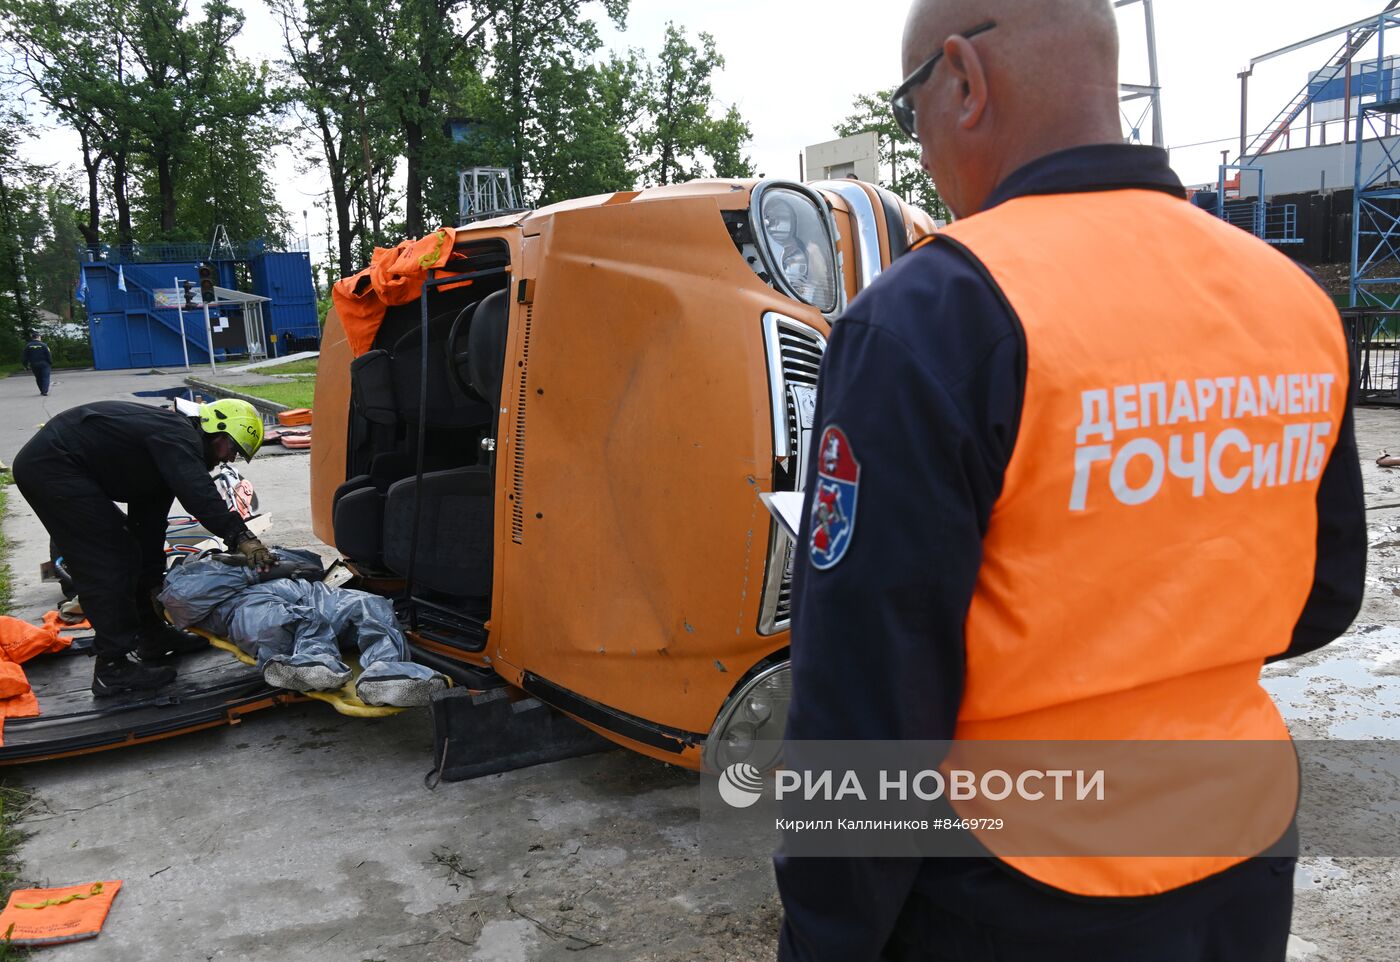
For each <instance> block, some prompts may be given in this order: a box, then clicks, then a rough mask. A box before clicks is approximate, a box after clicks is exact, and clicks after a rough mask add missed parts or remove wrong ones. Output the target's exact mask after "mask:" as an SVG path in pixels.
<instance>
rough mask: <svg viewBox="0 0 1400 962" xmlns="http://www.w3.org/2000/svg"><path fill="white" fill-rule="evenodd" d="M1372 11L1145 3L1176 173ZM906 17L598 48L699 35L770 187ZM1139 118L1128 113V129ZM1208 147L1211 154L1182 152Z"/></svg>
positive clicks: (760, 15)
mask: <svg viewBox="0 0 1400 962" xmlns="http://www.w3.org/2000/svg"><path fill="white" fill-rule="evenodd" d="M234 2H235V4H236V5H238V6H240V7H242V8H243V10H244V11H245V13H246V14H247V17H248V25H247V28H246V29H245V30H244V32H243V35H242V36H241V37H239V38H238V40H237V41H236V45H237V47H238V50H239V52H240V53H241V54H242V55H243V56H245V57H248V58H251V59H254V60H264V59H275V58H276V57H277V56H278V54H279V46H278V45H279V42H280V33H279V31H278V28H277V25H276V23H275V21H273V19H272V18H271V17H270V16H269V15H268V13H267V11H266V8H265V7H264V6H263V3H262V0H234ZM1026 2H1028V3H1033V2H1034V0H1026ZM195 5H196V4H195V2H194V0H192V2H191V6H195ZM1384 5H1385V4H1384V3H1383V2H1382V0H1330V2H1328V3H1314V2H1304V0H1157V2H1156V4H1155V9H1156V19H1157V34H1158V39H1157V47H1158V58H1159V62H1160V66H1161V82H1162V86H1163V119H1164V122H1165V127H1166V139H1167V144H1168V146H1169V147H1173V148H1175V149H1173V151H1172V163H1173V166H1174V167H1175V168H1176V169H1177V172H1178V173H1179V174H1181V176H1182V178H1183V179H1184V180H1185V181H1187V182H1188V183H1204V182H1206V181H1209V180H1213V179H1214V178H1215V168H1216V166H1217V165H1218V164H1219V162H1220V150H1221V149H1225V148H1229V147H1231V146H1232V145H1234V146H1235V147H1236V149H1237V145H1238V137H1239V112H1240V92H1239V81H1238V80H1237V79H1236V75H1237V74H1238V73H1239V72H1240V71H1241V70H1242V69H1243V68H1244V67H1245V66H1246V65H1247V64H1248V62H1249V60H1250V58H1251V57H1254V56H1257V55H1259V54H1263V53H1267V52H1269V51H1271V50H1274V49H1276V48H1278V47H1282V46H1284V45H1286V44H1289V43H1292V42H1294V41H1297V40H1301V39H1304V38H1306V37H1309V36H1312V35H1314V34H1317V33H1321V32H1323V31H1326V30H1329V29H1331V28H1334V27H1340V26H1343V25H1345V24H1347V23H1349V22H1352V21H1355V20H1360V19H1362V18H1364V17H1369V16H1372V15H1374V14H1378V13H1379V12H1380V10H1381V9H1382V8H1383V7H1384ZM907 9H908V0H840V2H836V0H808V2H802V3H797V2H792V0H704V2H699V3H696V2H682V0H632V11H631V14H630V16H629V17H628V22H627V29H626V31H625V32H619V31H617V30H616V29H615V28H613V27H612V25H611V24H610V23H605V24H604V27H603V38H604V41H605V43H606V44H607V46H608V47H609V48H613V49H621V48H625V47H640V48H643V49H645V50H646V51H647V52H648V53H649V54H654V53H655V52H656V50H657V49H658V48H659V47H660V45H661V39H662V35H663V32H664V30H665V25H666V22H667V21H668V20H674V21H675V22H676V23H677V24H678V25H680V26H683V27H685V28H687V29H688V30H689V31H690V33H691V35H692V37H693V36H694V34H695V33H696V32H698V31H701V30H704V31H707V32H709V33H711V34H713V35H714V37H715V40H716V43H717V44H718V46H719V50H720V53H722V54H723V55H724V57H725V59H726V61H727V65H726V68H725V71H724V73H723V75H722V76H720V77H718V78H717V79H716V82H715V90H716V93H717V94H718V97H719V99H720V100H721V101H722V102H723V103H724V104H730V103H733V104H737V105H738V106H739V109H740V110H741V111H742V113H743V115H744V117H745V118H746V119H747V120H748V121H749V124H750V125H751V127H752V128H753V132H754V139H753V142H752V144H751V145H750V148H749V152H750V154H751V155H752V157H753V159H754V161H755V164H756V165H757V169H758V170H759V171H761V172H762V173H764V174H766V175H767V176H769V177H788V178H795V177H797V175H798V161H797V157H798V153H799V152H800V151H801V149H802V147H803V146H805V145H808V144H813V143H818V142H820V141H823V140H828V139H831V137H832V136H833V128H834V125H835V124H836V123H837V122H838V121H839V120H841V119H842V118H843V117H844V116H846V115H847V114H848V113H849V112H850V106H851V100H852V98H853V97H854V96H855V95H856V94H858V93H862V92H873V91H875V90H878V89H880V88H883V87H889V86H893V85H894V84H895V83H897V82H898V81H899V79H900V76H899V75H900V62H899V41H900V34H901V31H902V28H903V23H904V15H905V12H906V10H907ZM1120 24H1121V26H1122V35H1123V76H1122V79H1123V80H1124V81H1125V82H1129V83H1142V84H1145V83H1147V68H1146V56H1145V51H1146V43H1145V31H1144V29H1143V18H1142V13H1141V6H1140V5H1132V6H1129V7H1126V8H1124V9H1123V10H1122V11H1121V12H1120ZM1340 43H1341V41H1340V40H1339V39H1338V40H1331V41H1327V42H1325V43H1321V44H1318V45H1316V46H1314V47H1312V48H1310V49H1308V50H1305V51H1302V52H1300V53H1295V54H1291V55H1289V56H1287V57H1283V58H1280V59H1277V60H1274V61H1271V62H1269V63H1267V64H1263V65H1261V66H1260V67H1259V68H1258V69H1257V70H1256V71H1255V77H1254V79H1253V80H1252V81H1251V88H1250V102H1251V110H1250V125H1251V128H1252V129H1258V128H1260V127H1262V126H1263V125H1264V124H1266V123H1267V122H1268V121H1269V120H1270V119H1272V117H1273V116H1274V115H1275V114H1276V113H1277V112H1278V110H1279V109H1280V108H1282V107H1283V106H1284V105H1285V104H1286V103H1287V102H1288V101H1289V100H1290V99H1291V98H1292V96H1293V95H1294V94H1295V93H1297V92H1298V90H1299V89H1300V88H1301V87H1302V86H1303V84H1304V83H1305V82H1306V80H1307V77H1308V73H1309V71H1312V70H1316V69H1319V68H1320V67H1321V66H1322V65H1323V63H1324V61H1325V60H1326V58H1327V57H1328V56H1329V55H1331V54H1332V53H1334V52H1335V51H1336V48H1337V47H1339V46H1340ZM1396 49H1400V48H1396ZM1064 62H1065V69H1067V70H1069V69H1073V67H1074V51H1073V50H1072V49H1070V50H1066V51H1064ZM1141 109H1142V108H1141V106H1138V107H1133V106H1132V105H1131V104H1130V105H1128V110H1129V111H1130V113H1131V116H1132V120H1134V121H1136V120H1137V119H1138V116H1139V115H1140V112H1141ZM1149 129H1150V128H1149ZM1216 140H1221V141H1223V142H1222V143H1218V144H1217V143H1211V144H1206V145H1204V146H1199V147H1189V148H1187V147H1182V146H1180V145H1188V144H1198V143H1200V142H1202V141H1216ZM28 153H29V155H30V156H31V157H32V158H33V159H35V160H40V161H42V162H45V163H51V164H57V165H60V166H65V167H66V166H69V165H74V164H76V163H77V160H78V155H77V145H76V137H74V136H73V135H71V134H67V133H65V132H63V131H62V130H61V129H57V130H54V131H52V132H50V133H46V134H45V135H44V136H42V137H40V138H38V139H37V141H36V142H35V143H34V144H32V145H31V146H30V148H29V150H28ZM1232 156H1233V152H1232ZM296 168H297V164H296V158H295V156H294V152H293V151H292V150H290V149H288V150H284V151H282V152H281V153H280V155H279V156H278V157H277V158H276V168H275V169H276V171H277V174H276V179H277V186H278V195H279V198H280V199H281V202H282V204H283V205H284V206H285V207H286V208H287V210H288V211H290V212H291V214H292V221H293V223H294V224H295V225H296V226H297V228H298V229H299V230H300V228H301V226H302V213H301V212H302V211H309V213H310V217H309V220H310V230H311V246H312V250H313V251H314V252H316V251H320V252H323V251H324V250H325V248H326V243H325V237H324V235H325V215H324V214H323V213H320V212H318V211H317V209H316V208H315V206H314V205H315V202H316V201H317V200H319V198H320V196H321V194H322V191H323V190H324V184H323V183H322V182H321V179H320V178H318V177H317V176H315V175H314V174H313V175H298V174H297V172H296Z"/></svg>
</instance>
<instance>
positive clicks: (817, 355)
mask: <svg viewBox="0 0 1400 962" xmlns="http://www.w3.org/2000/svg"><path fill="white" fill-rule="evenodd" d="M763 328H764V339H765V344H766V347H767V352H768V380H769V388H770V391H771V399H772V411H773V460H774V464H773V490H774V491H801V490H802V485H803V483H804V481H805V477H806V465H807V458H808V455H809V449H810V447H811V432H812V429H813V426H814V425H813V421H812V418H813V416H814V412H815V406H816V396H817V394H816V392H817V378H818V376H819V374H820V372H821V363H822V355H823V354H825V353H826V338H824V337H822V335H821V334H819V333H817V331H815V330H813V329H812V328H810V327H808V326H807V325H805V324H802V323H800V322H798V321H795V320H793V319H792V318H789V317H784V316H782V315H780V314H773V313H770V314H766V315H764V318H763ZM795 556H796V551H795V550H794V545H793V543H792V540H791V539H790V538H789V537H788V536H787V535H786V534H785V533H784V532H783V530H782V529H781V528H780V527H779V526H778V523H777V522H776V521H775V522H772V524H771V530H770V533H769V541H768V570H767V572H766V573H765V576H764V587H763V605H762V607H761V608H760V610H759V623H758V630H759V633H760V634H765V635H772V634H776V633H778V632H780V631H785V630H786V629H787V628H788V626H789V624H790V622H791V618H792V573H793V559H794V558H795Z"/></svg>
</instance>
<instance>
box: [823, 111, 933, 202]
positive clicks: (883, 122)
mask: <svg viewBox="0 0 1400 962" xmlns="http://www.w3.org/2000/svg"><path fill="white" fill-rule="evenodd" d="M893 93H894V90H893V88H891V89H889V90H880V91H877V92H875V93H873V94H861V95H860V96H858V97H856V99H855V101H854V102H853V103H852V105H851V106H852V107H854V108H855V112H854V113H852V114H851V115H850V116H848V117H847V118H846V119H845V120H843V121H841V122H840V123H839V124H837V125H836V136H838V137H850V136H853V135H855V134H860V133H865V132H866V131H870V130H873V131H875V133H876V134H877V135H879V138H880V153H879V158H880V184H881V186H883V187H887V188H888V189H890V190H891V191H893V192H894V193H896V194H898V195H899V196H900V197H903V198H904V199H905V200H906V201H908V202H909V203H911V204H913V205H914V206H915V207H921V208H923V210H924V211H925V212H926V213H927V214H928V215H929V216H930V217H935V218H940V219H943V220H947V219H949V217H950V215H949V213H948V206H947V205H946V204H945V203H943V198H942V197H940V196H939V195H938V188H937V186H935V184H934V183H933V181H932V180H930V179H929V177H928V175H927V174H925V173H924V170H923V167H922V166H920V163H919V153H920V151H919V144H918V142H917V141H915V140H914V139H913V138H911V137H909V136H908V135H907V134H905V133H904V131H902V130H900V129H899V125H898V124H896V123H895V121H894V115H893V114H891V113H890V96H891V95H892V94H893Z"/></svg>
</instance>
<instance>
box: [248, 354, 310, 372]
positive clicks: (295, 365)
mask: <svg viewBox="0 0 1400 962" xmlns="http://www.w3.org/2000/svg"><path fill="white" fill-rule="evenodd" d="M318 361H319V358H314V357H304V358H302V359H301V360H300V361H288V362H287V363H286V364H274V365H273V366H272V367H260V368H258V370H257V371H256V373H258V374H315V373H316V364H317V362H318Z"/></svg>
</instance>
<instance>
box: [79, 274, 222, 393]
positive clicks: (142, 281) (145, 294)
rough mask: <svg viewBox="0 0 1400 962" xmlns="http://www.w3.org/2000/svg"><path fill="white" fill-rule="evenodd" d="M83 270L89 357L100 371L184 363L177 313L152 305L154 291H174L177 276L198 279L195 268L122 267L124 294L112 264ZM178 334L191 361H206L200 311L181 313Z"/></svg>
mask: <svg viewBox="0 0 1400 962" xmlns="http://www.w3.org/2000/svg"><path fill="white" fill-rule="evenodd" d="M82 268H83V271H84V273H85V275H86V279H87V286H88V294H87V307H88V327H89V330H90V332H91V335H92V349H93V359H94V362H95V364H96V366H97V367H98V368H99V369H106V368H116V367H122V368H127V367H131V368H139V367H165V366H176V365H183V364H184V357H185V351H184V349H182V347H181V344H180V338H181V333H182V332H181V330H180V317H179V313H178V312H177V311H176V310H174V309H173V308H163V307H157V306H156V299H155V290H156V289H157V288H172V287H174V286H175V278H177V277H179V278H182V279H188V280H194V281H198V278H199V265H198V264H196V263H193V262H191V263H189V264H162V265H161V266H160V276H157V274H156V272H155V270H153V269H152V266H151V265H144V264H123V265H121V271H122V274H123V277H124V279H125V281H126V290H125V291H121V290H119V289H118V288H117V265H116V264H111V263H106V262H103V261H89V262H87V263H84V264H83V265H82ZM166 274H169V275H170V276H169V277H166V276H164V275H166ZM183 334H184V340H185V344H186V345H187V347H188V350H189V359H190V363H191V364H195V363H203V364H207V363H209V350H208V348H207V347H206V346H205V337H204V318H203V314H202V313H201V312H199V311H186V312H185V330H184V332H183Z"/></svg>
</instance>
